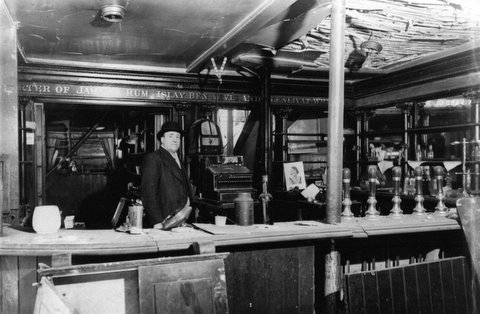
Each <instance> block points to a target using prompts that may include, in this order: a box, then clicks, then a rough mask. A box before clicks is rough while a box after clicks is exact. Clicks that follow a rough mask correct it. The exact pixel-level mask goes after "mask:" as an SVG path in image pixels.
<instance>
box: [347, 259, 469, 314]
mask: <svg viewBox="0 0 480 314" xmlns="http://www.w3.org/2000/svg"><path fill="white" fill-rule="evenodd" d="M467 267H468V263H467V259H466V258H465V257H463V256H460V257H454V258H447V259H441V260H436V261H432V262H422V263H418V264H412V265H407V266H400V267H392V268H387V269H382V270H377V271H368V272H360V273H353V274H346V275H345V281H346V290H347V303H348V310H349V313H350V314H356V313H362V314H372V313H435V314H440V313H445V314H450V313H470V312H469V310H470V309H469V308H468V307H469V304H471V302H472V295H471V291H470V290H467V289H464V288H462V287H467V285H469V283H470V280H471V278H470V276H457V277H456V276H454V275H455V273H458V272H460V273H462V272H463V273H468V270H467ZM454 270H455V271H454ZM459 270H460V271H459ZM385 287H390V289H387V291H388V292H391V294H389V293H388V292H387V293H385V292H384V291H382V289H385ZM455 287H459V289H455ZM380 291H382V292H381V293H380ZM427 291H428V292H429V293H428V294H427V293H425V292H427ZM390 297H391V302H390ZM465 301H466V302H465ZM389 305H391V307H390V306H389Z"/></svg>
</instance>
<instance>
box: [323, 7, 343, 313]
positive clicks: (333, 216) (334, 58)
mask: <svg viewBox="0 0 480 314" xmlns="http://www.w3.org/2000/svg"><path fill="white" fill-rule="evenodd" d="M344 32H345V0H336V1H332V8H331V33H330V79H329V97H328V155H327V157H328V159H327V171H328V173H327V209H326V220H327V223H330V224H336V223H339V222H340V214H341V211H342V167H343V114H344V112H343V111H344V84H345V72H344V62H345V34H344ZM339 271H340V254H338V252H337V251H336V248H335V241H334V240H332V241H331V247H330V251H329V253H327V255H326V256H325V301H326V302H325V305H326V309H325V310H326V311H325V312H326V313H332V314H334V313H337V309H336V304H337V303H338V302H337V301H338V299H339V297H340V280H339V278H340V274H339Z"/></svg>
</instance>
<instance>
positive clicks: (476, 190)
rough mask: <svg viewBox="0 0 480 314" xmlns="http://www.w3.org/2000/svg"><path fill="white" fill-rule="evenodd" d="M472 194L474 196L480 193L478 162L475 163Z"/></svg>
mask: <svg viewBox="0 0 480 314" xmlns="http://www.w3.org/2000/svg"><path fill="white" fill-rule="evenodd" d="M477 162H478V161H477ZM470 194H472V195H473V196H478V195H480V165H479V164H478V163H476V164H474V165H473V174H472V188H471V190H470Z"/></svg>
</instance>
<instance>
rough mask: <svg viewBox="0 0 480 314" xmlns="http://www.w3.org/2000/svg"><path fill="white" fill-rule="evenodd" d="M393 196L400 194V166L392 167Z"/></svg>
mask: <svg viewBox="0 0 480 314" xmlns="http://www.w3.org/2000/svg"><path fill="white" fill-rule="evenodd" d="M392 174H393V176H392V180H393V196H400V181H401V179H402V169H401V168H400V167H398V166H397V167H393V169H392Z"/></svg>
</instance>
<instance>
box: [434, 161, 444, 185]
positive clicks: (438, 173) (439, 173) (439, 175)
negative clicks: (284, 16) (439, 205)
mask: <svg viewBox="0 0 480 314" xmlns="http://www.w3.org/2000/svg"><path fill="white" fill-rule="evenodd" d="M433 175H434V176H435V180H437V186H438V189H441V188H442V187H443V167H442V166H436V167H434V168H433Z"/></svg>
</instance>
